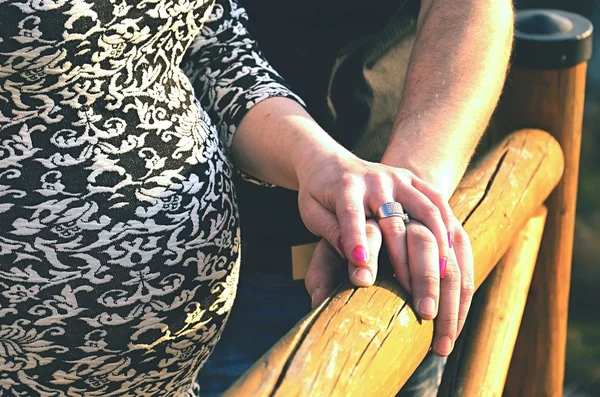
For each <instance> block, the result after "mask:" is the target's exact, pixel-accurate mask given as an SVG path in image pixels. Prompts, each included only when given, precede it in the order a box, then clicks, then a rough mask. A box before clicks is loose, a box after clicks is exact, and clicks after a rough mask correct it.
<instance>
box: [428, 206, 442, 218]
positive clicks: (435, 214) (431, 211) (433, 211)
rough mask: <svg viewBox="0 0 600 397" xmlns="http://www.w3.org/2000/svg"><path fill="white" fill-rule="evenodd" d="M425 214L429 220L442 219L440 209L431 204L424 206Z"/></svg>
mask: <svg viewBox="0 0 600 397" xmlns="http://www.w3.org/2000/svg"><path fill="white" fill-rule="evenodd" d="M425 214H426V215H427V216H429V217H430V218H434V219H437V218H441V217H442V213H441V211H440V209H439V208H438V207H436V206H435V205H433V204H426V207H425Z"/></svg>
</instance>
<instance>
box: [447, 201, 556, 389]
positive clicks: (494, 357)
mask: <svg viewBox="0 0 600 397" xmlns="http://www.w3.org/2000/svg"><path fill="white" fill-rule="evenodd" d="M546 215H547V209H546V208H545V207H542V208H540V209H539V210H538V211H537V212H536V214H535V215H534V216H533V217H532V218H531V219H530V220H529V221H528V222H527V223H526V224H525V226H524V227H523V229H522V230H521V232H520V233H519V235H518V236H517V238H516V239H515V241H514V243H513V244H512V245H511V246H510V248H509V249H508V251H507V252H506V254H504V256H503V257H502V259H501V260H500V262H499V263H498V265H497V266H496V268H495V269H494V270H493V271H492V273H491V274H490V276H489V277H488V278H487V279H486V281H485V283H484V284H483V285H482V287H481V289H480V290H479V291H478V294H477V296H476V299H475V301H474V302H473V306H472V308H471V313H470V315H469V323H468V325H467V327H466V328H465V330H464V331H463V336H462V338H461V339H462V342H463V344H462V346H461V347H460V349H461V351H460V354H453V355H452V356H451V357H450V358H449V362H448V365H447V368H448V370H447V371H445V372H444V379H443V381H442V385H441V387H440V390H441V393H440V394H441V395H443V396H457V397H458V396H465V397H470V396H475V397H478V396H482V397H496V396H501V395H502V391H503V389H504V383H505V381H506V376H507V373H508V368H509V364H510V360H511V357H512V353H513V349H514V346H515V343H516V340H517V334H518V332H519V326H520V324H521V318H522V316H523V311H524V310H525V303H526V299H527V293H528V291H529V286H530V284H531V278H532V276H533V271H534V268H535V263H536V260H537V255H538V251H539V248H540V243H541V240H542V233H543V231H544V224H545V221H546ZM457 349H458V347H457ZM453 369H454V370H453Z"/></svg>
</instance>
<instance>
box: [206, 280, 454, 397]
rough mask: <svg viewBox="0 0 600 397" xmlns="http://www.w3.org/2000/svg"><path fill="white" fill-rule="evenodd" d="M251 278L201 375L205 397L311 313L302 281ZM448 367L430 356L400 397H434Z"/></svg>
mask: <svg viewBox="0 0 600 397" xmlns="http://www.w3.org/2000/svg"><path fill="white" fill-rule="evenodd" d="M247 276H248V275H244V274H243V275H242V277H241V280H240V285H239V289H238V296H237V298H236V301H235V303H234V305H233V309H232V311H231V314H230V317H229V321H228V322H227V325H226V326H225V330H224V331H223V336H222V337H221V340H220V341H219V343H218V344H217V346H216V348H215V350H214V351H213V353H212V355H211V356H210V358H209V359H208V361H207V362H206V364H205V365H204V367H202V369H201V370H200V374H199V375H198V382H199V383H200V385H201V386H200V391H201V393H200V395H201V396H203V397H212V396H220V395H221V394H222V393H223V392H224V391H225V390H227V388H228V387H229V386H231V385H232V384H233V383H234V382H235V381H236V380H237V379H238V378H239V377H240V376H241V375H242V374H243V373H244V372H246V370H247V369H248V368H250V366H251V365H252V364H253V363H254V362H255V361H256V360H258V359H259V358H260V357H261V356H262V355H263V354H264V353H265V352H266V351H267V350H269V348H271V346H273V345H274V344H275V343H276V342H277V341H278V340H279V339H280V338H281V337H282V336H283V335H285V334H286V333H287V332H288V331H289V330H290V329H291V328H292V327H293V326H294V325H295V324H296V323H297V322H298V321H299V320H300V319H301V318H302V317H304V316H305V315H306V314H307V313H308V311H309V310H310V298H309V296H308V294H307V293H306V290H305V289H304V282H303V281H280V280H278V279H277V277H270V278H271V279H270V280H269V279H268V278H269V275H268V274H262V275H261V276H260V277H259V278H257V277H247ZM445 362H446V360H445V359H441V358H439V357H436V356H434V355H433V354H429V355H427V357H426V358H425V359H424V360H423V362H422V363H421V365H420V366H419V368H418V369H417V370H416V371H415V373H414V374H413V376H412V377H411V378H410V379H409V381H408V382H407V383H406V385H405V386H404V387H403V388H402V391H401V392H400V393H399V394H398V396H401V397H412V396H414V397H417V396H418V397H429V396H432V397H433V396H435V395H436V394H437V389H438V387H439V384H440V382H441V379H442V372H443V368H444V364H445Z"/></svg>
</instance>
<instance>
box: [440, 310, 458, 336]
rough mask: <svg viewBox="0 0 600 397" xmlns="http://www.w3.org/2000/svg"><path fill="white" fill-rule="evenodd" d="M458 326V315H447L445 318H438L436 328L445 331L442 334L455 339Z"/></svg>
mask: <svg viewBox="0 0 600 397" xmlns="http://www.w3.org/2000/svg"><path fill="white" fill-rule="evenodd" d="M457 324H458V314H446V315H444V316H443V317H441V316H438V319H437V321H436V326H437V327H438V328H439V329H441V330H443V331H442V333H444V334H446V335H447V336H449V337H451V338H452V339H454V336H455V334H456V331H455V329H456V325H457Z"/></svg>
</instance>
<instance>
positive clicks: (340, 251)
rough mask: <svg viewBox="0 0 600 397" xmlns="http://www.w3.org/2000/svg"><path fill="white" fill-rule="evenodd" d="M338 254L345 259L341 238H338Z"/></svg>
mask: <svg viewBox="0 0 600 397" xmlns="http://www.w3.org/2000/svg"><path fill="white" fill-rule="evenodd" d="M337 247H338V254H340V256H341V257H342V258H344V259H346V255H344V244H342V238H341V237H340V239H339V240H338V246H337Z"/></svg>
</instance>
